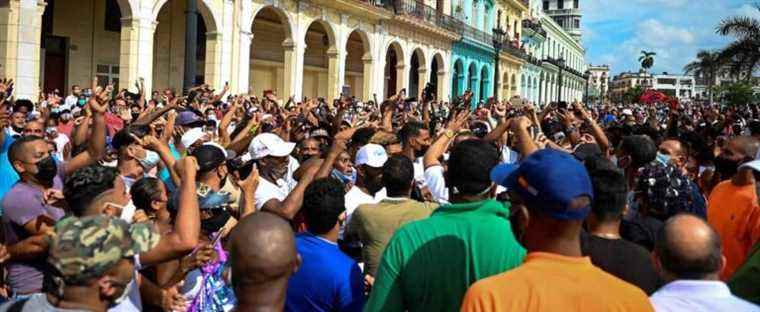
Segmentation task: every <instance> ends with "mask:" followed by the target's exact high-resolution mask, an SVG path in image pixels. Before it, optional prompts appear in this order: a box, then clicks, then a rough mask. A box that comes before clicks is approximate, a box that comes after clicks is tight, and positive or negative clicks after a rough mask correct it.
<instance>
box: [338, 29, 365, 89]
mask: <svg viewBox="0 0 760 312" xmlns="http://www.w3.org/2000/svg"><path fill="white" fill-rule="evenodd" d="M346 51H347V55H346V71H345V75H344V77H345V82H344V83H343V85H344V86H347V87H348V90H347V91H348V93H349V94H348V95H350V96H356V97H357V98H359V99H362V100H365V101H366V100H370V97H371V96H372V94H371V91H370V88H371V86H372V85H371V82H370V78H371V75H372V55H371V54H370V51H371V49H370V47H369V38H367V34H366V33H365V32H363V31H361V30H358V29H356V30H354V31H352V32H351V34H350V35H349V36H348V41H347V42H346ZM341 92H342V91H341Z"/></svg>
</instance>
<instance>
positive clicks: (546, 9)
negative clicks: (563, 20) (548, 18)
mask: <svg viewBox="0 0 760 312" xmlns="http://www.w3.org/2000/svg"><path fill="white" fill-rule="evenodd" d="M548 10H549V1H544V11H548Z"/></svg>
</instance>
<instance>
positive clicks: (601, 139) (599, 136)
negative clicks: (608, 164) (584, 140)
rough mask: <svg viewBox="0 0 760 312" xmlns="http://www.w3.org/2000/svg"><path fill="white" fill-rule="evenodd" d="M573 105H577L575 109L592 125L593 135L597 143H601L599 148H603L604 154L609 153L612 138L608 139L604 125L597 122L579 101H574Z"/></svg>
mask: <svg viewBox="0 0 760 312" xmlns="http://www.w3.org/2000/svg"><path fill="white" fill-rule="evenodd" d="M573 106H575V109H576V110H578V111H579V112H580V113H581V116H582V118H583V121H585V122H586V123H587V124H588V125H589V127H591V135H592V136H594V140H596V144H599V148H600V149H601V150H602V155H605V156H607V155H608V154H607V153H608V152H609V150H610V140H609V139H607V135H606V134H604V130H602V127H600V126H599V124H597V123H596V120H594V117H593V116H591V114H590V113H589V112H588V111H587V110H586V109H585V108H583V105H581V104H580V103H579V102H575V103H573Z"/></svg>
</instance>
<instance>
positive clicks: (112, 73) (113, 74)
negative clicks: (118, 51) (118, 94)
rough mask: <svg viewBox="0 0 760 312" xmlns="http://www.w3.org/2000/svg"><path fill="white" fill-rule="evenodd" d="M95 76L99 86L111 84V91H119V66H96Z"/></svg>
mask: <svg viewBox="0 0 760 312" xmlns="http://www.w3.org/2000/svg"><path fill="white" fill-rule="evenodd" d="M95 76H96V77H98V85H99V86H101V87H105V86H106V85H108V84H113V89H114V90H119V65H105V64H98V66H97V67H96V71H95Z"/></svg>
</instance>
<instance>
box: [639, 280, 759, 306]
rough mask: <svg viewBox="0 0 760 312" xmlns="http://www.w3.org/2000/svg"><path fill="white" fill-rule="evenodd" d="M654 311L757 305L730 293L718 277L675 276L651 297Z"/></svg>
mask: <svg viewBox="0 0 760 312" xmlns="http://www.w3.org/2000/svg"><path fill="white" fill-rule="evenodd" d="M650 300H651V302H652V305H653V306H654V309H655V311H657V312H662V311H669V312H670V311H673V312H675V311H684V312H696V311H743V312H748V311H760V307H758V306H756V305H754V304H752V303H750V302H749V301H745V300H744V299H741V298H739V297H736V296H734V295H733V294H731V291H730V290H729V289H728V286H726V284H725V283H723V282H721V281H702V280H676V281H673V282H670V283H668V284H667V285H665V286H662V288H660V290H658V291H656V292H655V293H654V294H652V297H651V298H650Z"/></svg>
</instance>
